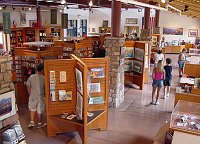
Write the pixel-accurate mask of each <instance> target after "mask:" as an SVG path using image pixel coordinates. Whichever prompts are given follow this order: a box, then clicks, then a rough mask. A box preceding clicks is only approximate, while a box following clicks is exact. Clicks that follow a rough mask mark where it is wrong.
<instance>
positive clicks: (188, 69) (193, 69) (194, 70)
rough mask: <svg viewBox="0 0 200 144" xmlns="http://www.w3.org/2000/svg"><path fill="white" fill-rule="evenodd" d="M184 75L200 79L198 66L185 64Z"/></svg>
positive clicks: (199, 67) (199, 66) (199, 65)
mask: <svg viewBox="0 0 200 144" xmlns="http://www.w3.org/2000/svg"><path fill="white" fill-rule="evenodd" d="M184 74H186V75H188V76H193V77H200V64H190V63H186V64H185V67H184Z"/></svg>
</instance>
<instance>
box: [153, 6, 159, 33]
mask: <svg viewBox="0 0 200 144" xmlns="http://www.w3.org/2000/svg"><path fill="white" fill-rule="evenodd" d="M159 20H160V10H156V13H155V27H154V29H153V34H160V27H159Z"/></svg>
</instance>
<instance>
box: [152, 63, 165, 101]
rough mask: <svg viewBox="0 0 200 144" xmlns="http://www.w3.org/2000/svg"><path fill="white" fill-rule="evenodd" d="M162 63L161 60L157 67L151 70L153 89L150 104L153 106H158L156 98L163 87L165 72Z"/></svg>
mask: <svg viewBox="0 0 200 144" xmlns="http://www.w3.org/2000/svg"><path fill="white" fill-rule="evenodd" d="M162 63H163V62H162V61H161V60H159V61H158V65H157V67H155V68H154V69H153V73H152V79H153V84H152V87H153V89H152V101H151V103H150V104H154V105H158V104H159V102H158V98H159V95H160V89H161V88H162V87H163V80H164V76H165V72H164V70H163V65H162ZM156 90H157V96H156V100H155V101H154V95H155V92H156Z"/></svg>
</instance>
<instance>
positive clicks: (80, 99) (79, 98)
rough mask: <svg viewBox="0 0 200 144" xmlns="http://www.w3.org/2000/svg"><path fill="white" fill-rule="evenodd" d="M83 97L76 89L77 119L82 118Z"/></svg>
mask: <svg viewBox="0 0 200 144" xmlns="http://www.w3.org/2000/svg"><path fill="white" fill-rule="evenodd" d="M82 113H83V97H82V96H81V95H80V93H79V92H78V91H77V99H76V117H77V119H79V120H82V119H83V116H82V115H83V114H82Z"/></svg>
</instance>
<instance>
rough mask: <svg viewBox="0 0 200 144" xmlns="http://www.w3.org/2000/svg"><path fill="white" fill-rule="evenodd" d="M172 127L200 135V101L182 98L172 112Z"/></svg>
mask: <svg viewBox="0 0 200 144" xmlns="http://www.w3.org/2000/svg"><path fill="white" fill-rule="evenodd" d="M170 128H172V129H173V130H179V131H183V132H188V133H195V134H198V135H200V103H194V102H188V101H183V100H180V101H179V102H178V103H177V105H176V107H175V108H174V110H173V112H172V115H171V122H170Z"/></svg>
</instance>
